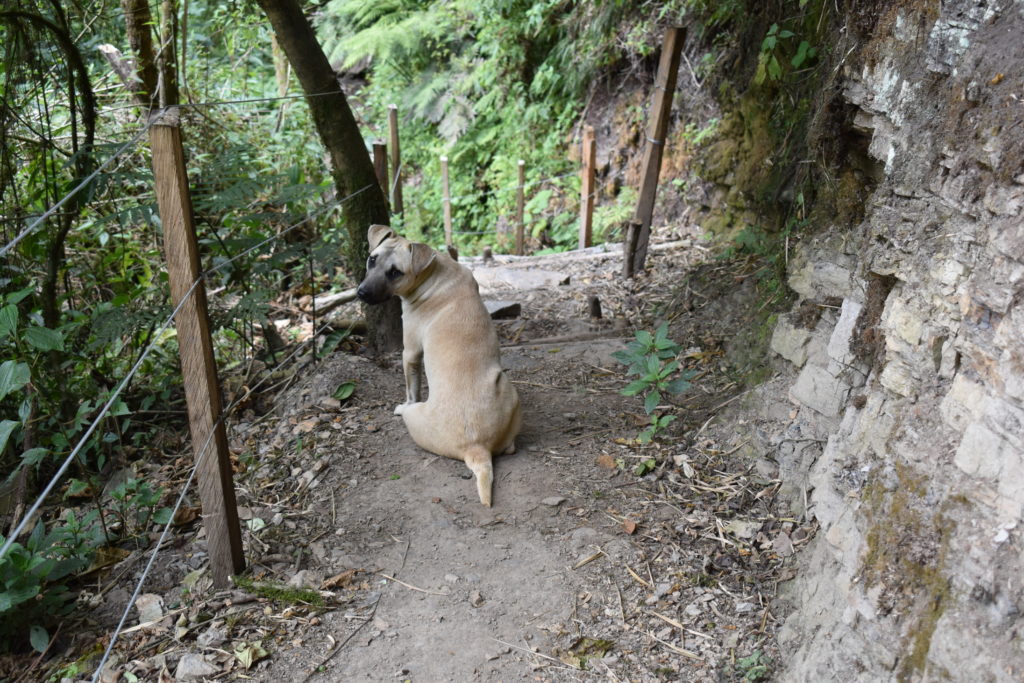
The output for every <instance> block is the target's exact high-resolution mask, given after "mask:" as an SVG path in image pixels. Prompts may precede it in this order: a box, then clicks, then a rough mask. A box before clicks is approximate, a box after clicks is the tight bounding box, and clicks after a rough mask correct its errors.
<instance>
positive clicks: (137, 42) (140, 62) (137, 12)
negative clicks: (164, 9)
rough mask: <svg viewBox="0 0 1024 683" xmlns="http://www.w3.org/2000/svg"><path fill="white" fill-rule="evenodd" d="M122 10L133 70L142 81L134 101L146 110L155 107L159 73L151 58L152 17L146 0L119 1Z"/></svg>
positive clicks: (154, 61)
mask: <svg viewBox="0 0 1024 683" xmlns="http://www.w3.org/2000/svg"><path fill="white" fill-rule="evenodd" d="M121 8H122V9H123V10H124V32H125V35H126V37H127V38H128V44H129V45H131V48H132V52H133V53H134V55H135V68H136V70H137V71H138V74H139V80H141V81H142V87H141V88H139V90H138V91H137V92H136V93H135V99H136V101H138V102H139V103H140V104H142V105H143V106H145V107H146V108H147V109H152V108H153V107H155V106H156V104H157V102H156V96H157V92H156V87H157V85H156V84H157V80H159V72H158V71H157V67H156V60H155V59H154V57H153V34H152V33H151V32H150V27H151V26H152V25H153V16H152V15H151V14H150V13H149V3H148V2H147V0H121Z"/></svg>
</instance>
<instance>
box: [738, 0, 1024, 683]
mask: <svg viewBox="0 0 1024 683" xmlns="http://www.w3.org/2000/svg"><path fill="white" fill-rule="evenodd" d="M884 13H885V14H884V16H883V18H882V19H881V20H880V21H879V22H878V24H877V28H876V37H875V39H874V40H873V41H872V42H871V43H870V44H869V45H864V46H859V47H858V48H857V49H856V50H855V51H853V52H852V53H851V54H850V56H849V59H848V60H846V61H844V63H843V64H842V65H841V66H840V69H841V71H840V74H841V77H842V79H843V98H844V99H845V101H846V103H848V105H849V106H852V107H856V112H855V115H854V116H853V117H852V122H853V129H852V130H850V131H848V133H849V134H850V135H854V136H861V137H862V138H863V139H864V140H865V141H866V148H867V159H866V177H868V178H869V180H870V183H871V184H870V188H869V189H870V194H869V195H868V200H867V202H866V204H865V210H864V219H863V220H862V221H861V222H860V223H859V225H858V226H857V227H856V228H855V229H853V230H852V231H851V230H849V229H846V228H845V227H840V226H837V227H836V228H835V229H834V230H831V229H826V230H823V231H819V232H818V233H817V236H816V237H813V238H808V239H806V240H805V241H804V242H803V243H802V244H801V245H800V246H799V247H798V248H797V249H796V250H795V251H794V252H792V253H791V254H790V262H789V271H788V272H789V284H790V286H791V287H792V288H793V289H794V290H795V291H796V292H797V293H798V295H799V300H798V302H797V303H796V304H795V305H794V307H793V309H792V310H791V312H789V313H788V314H786V315H784V316H782V317H781V318H780V320H779V322H778V324H777V326H776V328H775V330H774V335H773V338H772V349H773V351H774V352H775V353H776V354H778V355H779V356H781V358H783V359H785V360H784V362H783V366H784V368H783V369H784V372H783V374H782V375H781V376H780V377H779V378H778V379H776V380H774V381H773V382H771V383H769V384H766V385H763V386H762V387H761V388H760V389H759V390H758V392H759V393H760V394H761V397H762V398H764V399H768V398H771V397H775V398H777V396H778V393H779V392H780V391H781V392H782V393H783V395H786V396H788V397H789V399H790V401H791V402H792V404H793V405H794V406H795V409H792V408H791V407H785V409H781V406H779V405H778V404H777V403H776V404H775V408H774V409H773V410H771V411H768V412H770V413H772V414H768V413H765V414H764V415H763V417H764V420H763V421H762V422H761V428H760V429H759V430H757V433H756V434H754V436H755V438H756V440H757V442H758V443H759V445H760V450H761V452H762V453H763V454H764V455H765V456H766V457H769V458H771V459H774V460H775V461H776V462H777V463H778V465H779V468H780V470H781V473H782V477H783V479H784V480H785V482H786V487H787V490H788V492H789V493H790V495H791V498H792V500H793V501H794V505H795V506H796V507H797V508H799V509H800V510H801V511H802V512H804V513H806V514H808V515H811V516H813V517H815V518H817V520H818V521H819V523H820V525H821V531H820V533H819V534H818V535H817V537H816V539H815V541H814V542H813V544H812V545H811V547H810V548H809V549H808V551H806V552H805V553H804V555H805V557H804V562H803V567H802V570H801V572H800V574H799V576H798V578H797V579H796V580H795V581H793V582H792V585H791V586H790V587H789V590H788V600H789V602H790V603H791V604H792V606H793V607H794V611H793V612H792V613H791V614H790V616H789V617H788V619H787V621H786V624H785V627H784V629H783V632H782V644H783V650H784V651H786V650H787V649H788V651H789V652H790V653H791V654H790V658H789V660H788V662H787V663H786V671H785V672H784V673H782V674H781V675H780V677H779V680H787V681H788V680H808V681H812V680H815V681H816V680H843V681H851V680H864V681H877V680H891V679H898V680H921V679H925V680H945V679H953V680H972V681H981V680H993V681H995V680H1007V681H1010V680H1021V679H1022V678H1024V616H1022V614H1021V609H1022V608H1024V525H1021V516H1022V513H1024V211H1022V209H1024V163H1022V160H1024V1H1022V0H1002V1H996V0H989V1H985V0H972V1H968V0H948V1H946V2H942V3H940V4H939V5H938V6H935V4H934V3H928V6H927V7H922V6H921V3H910V2H906V3H894V4H893V6H892V7H889V8H888V9H886V10H884ZM761 403H762V404H768V403H769V401H767V400H765V401H762V402H761ZM805 506H806V507H805Z"/></svg>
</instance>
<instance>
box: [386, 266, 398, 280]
mask: <svg viewBox="0 0 1024 683" xmlns="http://www.w3.org/2000/svg"><path fill="white" fill-rule="evenodd" d="M387 276H388V279H389V280H396V279H398V278H400V277H402V271H400V270H399V269H398V268H395V267H394V266H391V267H390V268H388V272H387Z"/></svg>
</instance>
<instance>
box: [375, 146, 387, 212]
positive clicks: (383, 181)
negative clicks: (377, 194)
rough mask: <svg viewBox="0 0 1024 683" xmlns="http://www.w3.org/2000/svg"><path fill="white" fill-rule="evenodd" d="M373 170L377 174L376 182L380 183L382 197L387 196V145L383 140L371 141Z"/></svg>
mask: <svg viewBox="0 0 1024 683" xmlns="http://www.w3.org/2000/svg"><path fill="white" fill-rule="evenodd" d="M373 172H374V173H376V174H377V183H378V184H379V185H380V189H381V191H382V192H383V193H384V197H385V198H387V196H388V147H387V145H385V144H384V141H383V140H377V141H375V142H374V143H373Z"/></svg>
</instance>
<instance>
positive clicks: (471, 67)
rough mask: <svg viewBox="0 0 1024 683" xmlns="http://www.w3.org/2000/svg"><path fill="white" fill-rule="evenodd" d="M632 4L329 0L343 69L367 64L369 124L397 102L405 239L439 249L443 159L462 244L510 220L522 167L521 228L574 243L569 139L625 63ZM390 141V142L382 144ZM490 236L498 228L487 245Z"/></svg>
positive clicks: (480, 239)
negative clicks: (591, 97) (613, 71)
mask: <svg viewBox="0 0 1024 683" xmlns="http://www.w3.org/2000/svg"><path fill="white" fill-rule="evenodd" d="M632 12H635V9H634V8H633V7H632V6H631V4H630V3H626V2H621V1H620V2H608V3H599V2H583V3H578V4H573V5H566V4H565V3H562V2H552V1H550V0H544V1H536V2H529V1H524V0H458V1H456V2H446V1H442V0H433V1H432V2H422V3H412V2H401V1H394V2H385V3H378V2H372V1H370V0H332V1H331V2H328V3H327V5H326V7H325V9H324V12H323V14H322V16H321V17H320V22H319V27H318V29H319V34H320V36H321V40H322V42H323V44H324V47H325V50H326V51H327V52H328V54H329V55H330V58H331V60H332V63H334V64H336V65H339V66H341V67H342V68H357V67H358V65H362V64H369V65H370V69H371V70H370V72H369V74H368V80H369V83H368V85H367V87H366V88H365V89H364V93H365V98H366V108H367V112H365V113H364V118H365V119H366V120H368V121H385V120H386V117H385V115H386V107H387V105H388V104H389V103H391V102H396V103H400V105H401V114H402V117H403V121H404V124H403V126H402V157H403V174H404V175H405V176H406V177H418V182H416V183H415V184H413V185H411V186H408V187H407V189H406V191H405V205H406V207H407V208H406V212H405V215H404V216H403V221H404V223H405V229H406V231H407V232H408V233H410V234H413V235H418V236H420V237H421V238H424V239H427V240H429V241H432V242H434V243H435V244H437V243H439V242H440V240H441V233H440V226H441V223H442V221H441V216H442V211H443V206H442V203H441V189H440V176H439V173H438V161H437V159H438V157H439V156H441V155H447V156H448V157H449V168H450V184H451V194H452V196H453V201H452V213H453V222H454V228H455V231H456V232H457V233H458V232H464V233H471V234H469V235H465V236H462V237H459V238H458V240H457V245H458V246H459V247H460V249H462V250H463V251H471V250H475V249H477V248H479V247H480V246H483V245H488V244H491V245H493V244H495V243H496V242H497V240H498V237H497V235H496V234H495V233H496V227H497V223H498V222H499V221H504V224H505V225H510V224H511V217H512V215H513V214H514V210H515V201H516V196H515V191H514V190H515V187H516V185H517V179H516V175H517V160H518V159H520V158H521V159H524V160H525V161H526V166H525V169H526V176H527V177H526V180H527V183H528V184H529V185H530V187H529V188H528V190H527V192H528V195H527V198H528V199H527V205H526V209H525V217H524V220H525V222H526V224H527V229H528V230H529V232H530V234H531V235H532V236H533V237H535V238H536V239H537V240H538V241H540V243H541V244H542V245H543V246H548V247H556V248H557V247H562V246H569V245H571V244H572V243H573V241H574V240H575V221H576V217H577V216H578V202H579V199H578V197H579V179H578V178H577V177H576V176H575V174H570V175H569V176H566V177H564V178H558V179H556V180H554V181H551V182H549V183H545V184H543V185H534V183H536V182H537V181H539V180H541V179H544V178H552V177H554V176H560V175H563V174H565V173H566V172H567V171H570V172H571V170H573V169H572V165H571V164H570V163H569V162H568V160H567V154H566V138H567V136H568V135H569V133H570V130H571V129H572V127H573V126H574V125H575V124H576V123H577V120H578V115H579V112H580V110H581V109H582V107H583V104H584V97H585V93H586V90H587V88H588V87H589V86H590V84H591V82H592V80H593V79H594V78H595V77H596V74H597V73H598V70H599V69H601V68H604V67H606V66H608V65H609V64H611V63H612V62H614V61H616V60H617V59H619V58H620V56H621V53H620V47H619V45H618V44H617V41H616V38H617V35H618V33H619V31H620V28H621V27H620V24H621V22H622V21H623V19H624V18H625V17H627V16H628V15H630V14H631V13H632ZM381 137H384V136H383V135H381ZM480 233H487V234H486V235H484V236H481V235H480Z"/></svg>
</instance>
